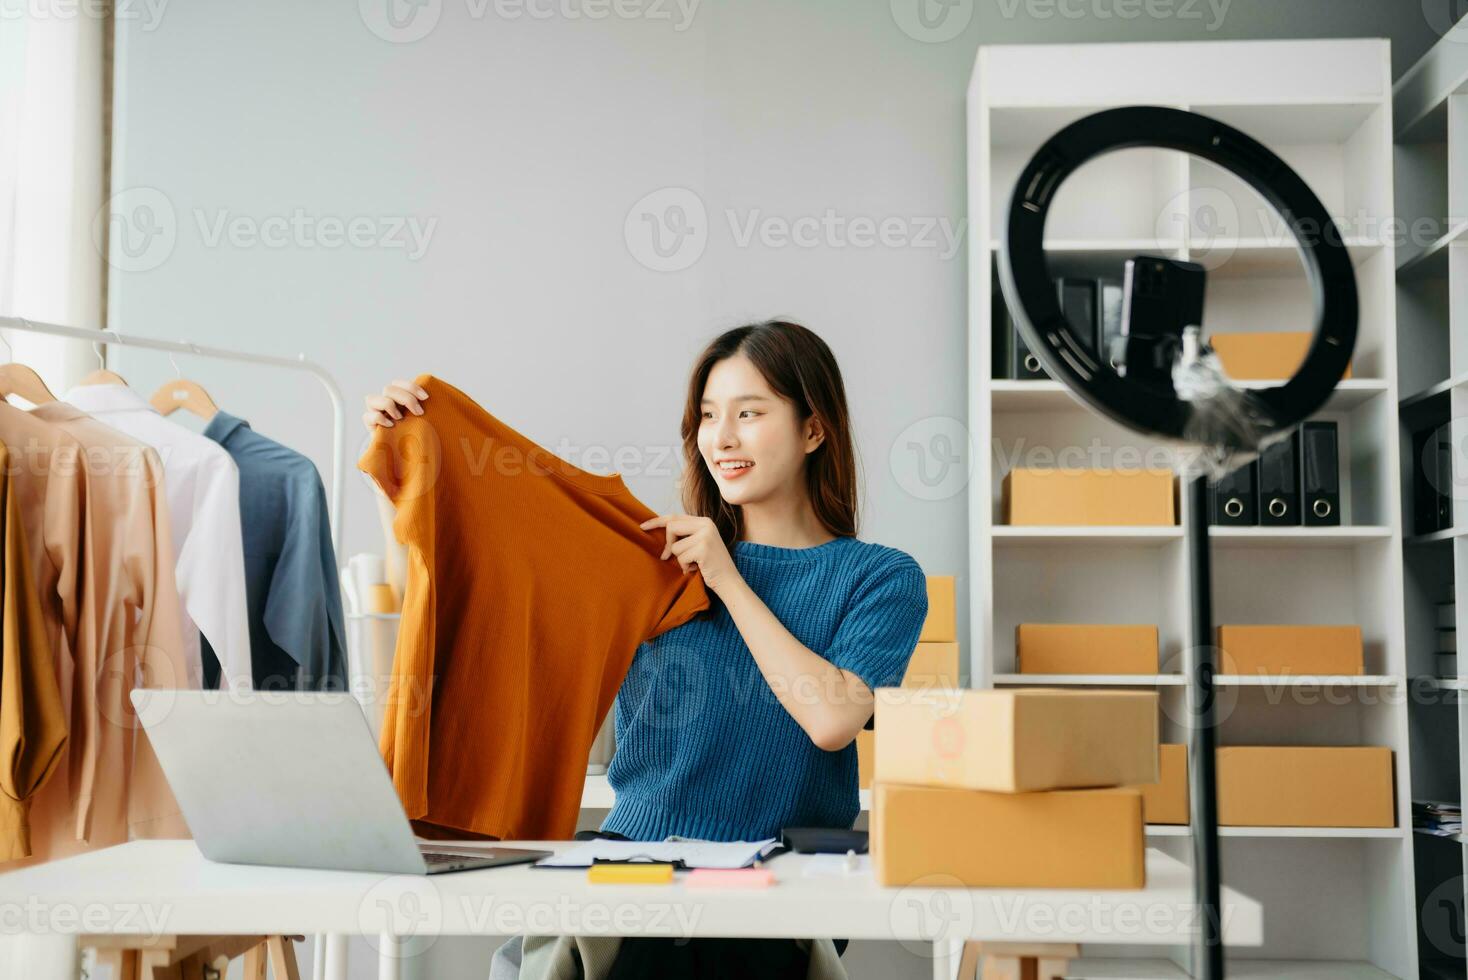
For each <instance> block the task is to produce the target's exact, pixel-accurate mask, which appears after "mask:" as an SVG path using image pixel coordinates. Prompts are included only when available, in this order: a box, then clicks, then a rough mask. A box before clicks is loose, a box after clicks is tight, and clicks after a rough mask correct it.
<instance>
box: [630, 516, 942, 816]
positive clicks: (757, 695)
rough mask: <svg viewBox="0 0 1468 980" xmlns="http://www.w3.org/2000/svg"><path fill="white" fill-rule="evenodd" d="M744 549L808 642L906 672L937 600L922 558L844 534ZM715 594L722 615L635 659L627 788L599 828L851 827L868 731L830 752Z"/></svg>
mask: <svg viewBox="0 0 1468 980" xmlns="http://www.w3.org/2000/svg"><path fill="white" fill-rule="evenodd" d="M733 559H734V564H735V566H736V567H737V568H738V569H739V574H740V575H742V576H743V577H744V580H745V581H746V582H748V583H749V587H750V588H751V589H753V590H754V592H755V594H756V595H758V596H759V597H760V599H761V600H763V601H764V603H765V605H767V606H769V608H770V611H771V612H773V613H774V614H775V616H776V618H778V619H779V620H780V622H781V623H783V624H784V625H785V628H786V629H788V630H789V631H790V632H791V633H792V634H794V636H795V638H796V639H797V640H799V641H800V642H801V643H803V644H805V645H806V646H807V647H808V648H810V649H811V650H814V651H815V652H816V653H819V654H821V655H822V656H823V657H825V658H826V659H827V660H829V661H831V662H832V663H834V664H836V665H837V666H838V667H841V668H843V669H845V670H849V671H851V672H852V673H854V674H856V675H857V676H858V677H860V678H861V679H862V680H863V681H864V682H865V683H866V685H867V686H868V687H869V688H871V689H873V690H876V689H877V688H878V687H890V686H892V685H895V684H898V683H900V682H901V680H902V675H903V673H904V672H905V671H906V670H907V662H908V660H909V658H910V657H911V656H912V652H913V648H914V647H915V646H916V644H917V638H918V634H919V633H920V632H921V631H922V625H923V620H924V618H926V616H927V611H928V597H927V587H926V583H925V580H924V577H923V571H922V568H920V567H919V566H918V563H917V562H916V561H914V560H913V559H912V558H911V557H909V556H908V555H906V554H904V553H903V552H901V551H898V550H897V549H895V548H888V547H884V546H882V545H878V544H871V543H868V542H864V541H860V540H858V539H856V538H854V537H843V538H835V539H833V540H831V541H827V542H826V543H825V544H820V545H816V546H815V547H813V548H780V547H776V546H774V545H765V544H753V543H750V542H747V541H738V542H735V544H734V553H733ZM710 595H711V598H713V605H712V607H711V611H712V616H710V617H708V618H705V617H702V616H700V617H696V618H694V619H693V620H691V621H689V622H687V623H684V624H683V625H682V626H679V627H676V628H674V629H671V630H669V631H668V632H666V633H664V634H662V635H661V636H658V637H656V638H655V639H652V640H650V641H648V642H646V643H643V644H642V645H641V646H639V647H638V649H637V652H636V654H635V655H634V657H633V659H632V665H631V667H630V669H629V670H628V672H627V677H626V679H625V680H624V681H623V683H622V687H621V689H620V691H619V692H618V695H617V706H616V720H615V726H616V736H617V751H616V755H615V756H613V758H612V763H611V767H610V768H609V770H608V774H607V776H608V780H609V781H610V783H611V785H612V789H613V790H615V791H616V796H617V798H616V802H615V804H614V805H613V807H612V810H611V812H610V813H609V814H608V815H607V819H606V821H605V822H604V823H603V824H602V828H601V829H602V830H609V831H616V832H617V833H620V834H625V835H626V836H628V837H630V838H632V839H633V840H646V841H657V840H663V839H664V838H665V837H667V836H668V835H670V834H677V835H678V836H681V837H694V838H700V839H703V840H719V841H727V840H762V839H764V838H767V837H778V836H779V835H780V828H781V827H850V826H851V825H852V823H853V822H854V821H855V820H856V816H857V813H858V812H859V811H860V804H859V798H858V795H857V774H856V743H855V742H852V743H850V744H848V745H847V746H845V747H844V748H842V749H839V750H837V751H835V752H826V751H824V750H822V749H820V748H818V747H817V746H816V745H815V743H814V742H812V741H811V740H810V736H808V735H807V734H806V733H805V731H804V730H803V729H802V728H801V727H800V726H799V725H798V724H796V722H795V719H794V718H792V717H791V716H790V714H789V712H787V711H786V710H785V708H784V707H783V706H782V705H781V704H780V703H779V701H778V700H777V699H776V698H775V692H774V691H773V690H772V689H771V688H770V685H769V683H768V682H767V681H766V680H765V679H764V677H763V676H762V675H761V674H760V672H759V667H758V665H757V664H756V663H755V660H754V655H753V654H751V653H750V651H749V647H748V646H747V645H746V644H745V642H744V638H743V637H742V636H741V635H740V634H739V630H738V628H737V627H736V626H735V625H734V621H733V619H732V618H731V617H730V615H729V612H728V610H727V609H726V608H725V607H724V605H723V603H722V602H720V601H718V598H717V597H716V596H713V594H712V593H710ZM814 683H815V679H814V678H812V679H811V684H814ZM795 691H796V693H797V695H799V694H800V691H801V688H800V686H799V685H795ZM805 696H807V697H814V696H818V695H817V692H815V691H813V690H811V689H809V688H807V689H806V691H805Z"/></svg>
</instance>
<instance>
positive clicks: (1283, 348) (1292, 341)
mask: <svg viewBox="0 0 1468 980" xmlns="http://www.w3.org/2000/svg"><path fill="white" fill-rule="evenodd" d="M1312 336H1314V335H1313V334H1312V333H1310V332H1309V331H1259V332H1252V331H1251V332H1249V333H1215V334H1212V335H1210V336H1209V338H1208V343H1209V344H1211V345H1212V347H1213V350H1214V352H1215V353H1217V354H1218V359H1219V361H1221V362H1222V364H1223V371H1224V373H1225V374H1227V375H1228V376H1229V377H1230V378H1233V379H1234V380H1235V381H1284V380H1287V379H1289V378H1293V377H1294V376H1295V372H1296V371H1298V370H1300V365H1301V364H1304V363H1305V354H1306V352H1308V351H1309V350H1310V339H1311V337H1312ZM1350 376H1351V366H1350V364H1347V365H1346V373H1345V375H1344V377H1347V378H1349V377H1350Z"/></svg>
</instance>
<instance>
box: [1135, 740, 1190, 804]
mask: <svg viewBox="0 0 1468 980" xmlns="http://www.w3.org/2000/svg"><path fill="white" fill-rule="evenodd" d="M1157 748H1158V754H1157V769H1158V775H1159V777H1160V778H1159V779H1158V780H1157V782H1155V783H1144V784H1142V785H1140V786H1138V787H1137V789H1139V790H1141V793H1142V819H1143V820H1145V821H1146V822H1147V823H1163V824H1187V823H1188V747H1187V746H1186V745H1174V744H1171V743H1167V744H1163V745H1159V746H1158V747H1157Z"/></svg>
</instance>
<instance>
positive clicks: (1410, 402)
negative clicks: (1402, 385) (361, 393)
mask: <svg viewBox="0 0 1468 980" xmlns="http://www.w3.org/2000/svg"><path fill="white" fill-rule="evenodd" d="M1465 381H1468V374H1455V375H1454V376H1453V377H1451V378H1444V379H1443V380H1442V381H1439V382H1438V383H1437V384H1435V385H1432V386H1431V387H1429V388H1424V389H1422V390H1421V391H1418V392H1414V393H1413V394H1411V395H1408V396H1407V397H1406V398H1403V399H1402V400H1401V402H1400V403H1399V407H1400V408H1401V409H1402V410H1403V411H1406V410H1409V409H1413V408H1416V407H1417V406H1418V405H1421V404H1423V403H1424V402H1429V401H1431V400H1432V399H1434V398H1437V397H1439V396H1440V395H1445V394H1447V393H1448V392H1450V391H1452V390H1453V389H1454V388H1456V387H1458V386H1459V385H1461V384H1462V383H1463V382H1465Z"/></svg>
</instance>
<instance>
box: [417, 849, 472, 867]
mask: <svg viewBox="0 0 1468 980" xmlns="http://www.w3.org/2000/svg"><path fill="white" fill-rule="evenodd" d="M482 857H483V855H474V854H445V853H444V852H442V851H424V852H423V860H424V862H425V863H426V864H427V865H428V866H429V867H430V868H442V867H444V866H445V865H450V864H463V863H464V862H465V861H475V860H480V859H482Z"/></svg>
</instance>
